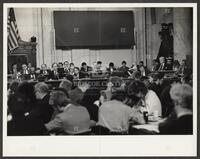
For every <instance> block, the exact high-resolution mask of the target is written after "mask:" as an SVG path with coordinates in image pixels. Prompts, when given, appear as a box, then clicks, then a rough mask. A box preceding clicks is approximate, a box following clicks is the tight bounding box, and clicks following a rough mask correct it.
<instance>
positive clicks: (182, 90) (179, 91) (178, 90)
mask: <svg viewBox="0 0 200 159" xmlns="http://www.w3.org/2000/svg"><path fill="white" fill-rule="evenodd" d="M170 96H171V98H172V100H173V101H175V103H178V104H179V105H180V106H181V107H183V108H187V109H192V99H193V90H192V87H191V86H190V85H189V84H180V83H177V84H174V85H172V87H171V89H170Z"/></svg>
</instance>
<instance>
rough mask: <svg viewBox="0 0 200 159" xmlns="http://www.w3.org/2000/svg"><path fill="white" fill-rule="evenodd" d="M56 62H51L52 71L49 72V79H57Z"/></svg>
mask: <svg viewBox="0 0 200 159" xmlns="http://www.w3.org/2000/svg"><path fill="white" fill-rule="evenodd" d="M59 77H60V76H59V72H58V64H57V63H53V64H52V71H50V72H49V79H52V80H58V79H59Z"/></svg>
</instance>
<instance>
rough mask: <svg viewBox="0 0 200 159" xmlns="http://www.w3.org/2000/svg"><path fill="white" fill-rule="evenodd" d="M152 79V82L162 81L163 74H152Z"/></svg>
mask: <svg viewBox="0 0 200 159" xmlns="http://www.w3.org/2000/svg"><path fill="white" fill-rule="evenodd" d="M152 77H153V80H154V81H157V80H161V79H163V77H164V74H163V73H156V74H154V75H153V76H152Z"/></svg>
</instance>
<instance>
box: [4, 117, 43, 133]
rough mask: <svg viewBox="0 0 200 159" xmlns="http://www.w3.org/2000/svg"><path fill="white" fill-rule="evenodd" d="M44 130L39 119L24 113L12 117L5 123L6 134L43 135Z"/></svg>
mask: <svg viewBox="0 0 200 159" xmlns="http://www.w3.org/2000/svg"><path fill="white" fill-rule="evenodd" d="M46 132H47V130H46V128H45V126H44V124H43V122H42V121H41V120H39V119H37V118H33V117H31V118H30V117H26V116H24V115H20V116H16V117H13V119H12V120H11V121H9V122H8V125H7V135H8V136H36V135H45V133H46Z"/></svg>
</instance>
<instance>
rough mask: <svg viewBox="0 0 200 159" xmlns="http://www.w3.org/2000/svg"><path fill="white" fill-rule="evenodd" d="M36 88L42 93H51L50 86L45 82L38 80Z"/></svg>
mask: <svg viewBox="0 0 200 159" xmlns="http://www.w3.org/2000/svg"><path fill="white" fill-rule="evenodd" d="M35 90H38V91H39V92H41V93H49V86H48V85H47V84H46V83H44V82H38V83H37V84H35Z"/></svg>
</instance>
